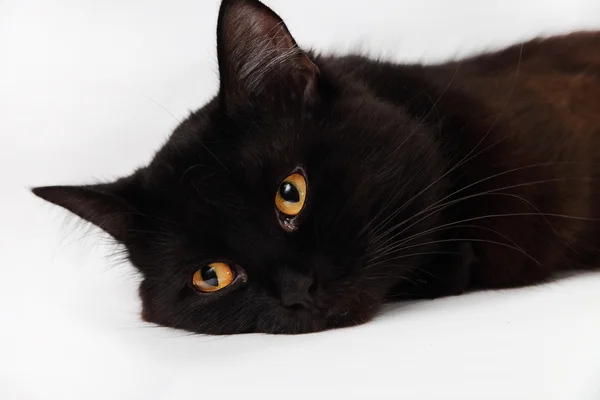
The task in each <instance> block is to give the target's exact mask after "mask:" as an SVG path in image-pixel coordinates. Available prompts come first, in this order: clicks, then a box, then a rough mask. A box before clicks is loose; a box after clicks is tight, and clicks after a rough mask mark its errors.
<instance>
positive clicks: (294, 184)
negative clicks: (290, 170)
mask: <svg viewBox="0 0 600 400" xmlns="http://www.w3.org/2000/svg"><path fill="white" fill-rule="evenodd" d="M305 200H306V180H305V179H304V176H302V175H301V174H292V175H290V176H288V177H287V178H285V180H284V181H283V182H281V185H279V189H278V190H277V194H276V195H275V206H277V209H278V210H279V211H280V212H282V213H283V214H285V215H288V216H291V217H293V216H296V215H298V214H300V211H302V208H303V207H304V201H305Z"/></svg>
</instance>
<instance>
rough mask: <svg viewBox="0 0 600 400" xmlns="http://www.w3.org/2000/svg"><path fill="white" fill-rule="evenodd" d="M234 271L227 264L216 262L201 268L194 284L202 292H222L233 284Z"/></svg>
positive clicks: (193, 281)
mask: <svg viewBox="0 0 600 400" xmlns="http://www.w3.org/2000/svg"><path fill="white" fill-rule="evenodd" d="M233 278H235V277H234V275H233V270H232V269H231V267H230V266H229V265H227V264H225V263H221V262H216V263H211V264H208V265H206V266H204V267H202V268H200V269H199V270H198V271H196V273H195V274H194V277H193V279H192V283H193V284H194V287H195V288H196V289H198V290H199V291H201V292H204V293H210V292H216V291H217V290H221V289H223V288H224V287H226V286H229V285H230V284H231V282H233Z"/></svg>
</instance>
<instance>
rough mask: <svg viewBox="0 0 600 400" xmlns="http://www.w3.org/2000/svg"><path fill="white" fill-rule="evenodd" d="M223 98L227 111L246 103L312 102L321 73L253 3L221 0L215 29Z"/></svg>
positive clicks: (263, 9) (253, 0)
mask: <svg viewBox="0 0 600 400" xmlns="http://www.w3.org/2000/svg"><path fill="white" fill-rule="evenodd" d="M217 50H218V57H219V72H220V77H221V95H222V96H224V100H225V104H226V105H227V107H233V108H235V107H237V106H239V105H242V104H246V103H247V102H248V101H253V100H256V101H258V102H263V103H264V102H265V101H271V102H273V103H279V102H281V101H282V100H285V99H289V98H291V99H299V100H300V101H303V102H312V101H314V96H316V95H317V93H316V91H317V80H318V76H319V68H318V67H317V66H316V65H315V64H314V63H313V62H312V61H311V60H310V58H309V57H308V55H307V54H306V53H305V52H304V51H302V50H301V49H300V48H299V47H298V45H297V44H296V41H295V40H294V38H293V37H292V35H291V34H290V32H289V31H288V29H287V27H286V26H285V23H284V22H283V21H282V19H281V18H280V17H279V16H278V15H277V14H275V13H274V12H273V11H272V10H271V9H270V8H268V7H267V6H265V5H264V4H262V3H261V2H260V1H257V0H223V3H222V4H221V10H220V12H219V21H218V27H217Z"/></svg>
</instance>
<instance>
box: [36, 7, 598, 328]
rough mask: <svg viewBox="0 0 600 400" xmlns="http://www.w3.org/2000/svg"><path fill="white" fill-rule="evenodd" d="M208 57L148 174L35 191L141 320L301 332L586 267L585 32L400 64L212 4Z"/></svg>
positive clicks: (592, 155)
mask: <svg viewBox="0 0 600 400" xmlns="http://www.w3.org/2000/svg"><path fill="white" fill-rule="evenodd" d="M218 58H219V71H220V90H219V92H218V94H217V95H216V96H215V98H214V99H213V100H212V101H210V102H209V103H208V104H207V105H205V106H204V107H203V108H202V109H200V110H199V111H197V112H195V113H194V114H192V115H191V116H190V117H189V118H188V119H187V120H186V121H185V122H183V123H182V124H181V125H180V126H179V127H178V128H177V129H176V131H175V132H174V133H173V135H172V136H171V138H170V140H169V141H168V143H166V144H165V145H164V146H163V148H162V149H160V151H159V152H158V153H157V154H156V156H155V157H154V159H153V161H152V162H151V163H150V164H149V165H148V166H146V167H144V168H141V169H138V170H137V171H135V172H134V173H133V174H132V175H130V176H128V177H126V178H123V179H120V180H118V181H116V182H112V183H106V184H100V185H90V186H69V187H65V186H58V187H43V188H36V189H34V190H33V191H34V193H35V194H36V195H38V196H40V197H42V198H44V199H46V200H48V201H50V202H52V203H55V204H57V205H60V206H62V207H64V208H66V209H68V210H70V211H72V212H73V213H75V214H77V215H79V216H80V217H81V218H83V219H86V220H88V221H90V222H92V223H93V224H96V225H98V226H99V227H100V228H102V229H104V230H105V231H106V232H108V233H109V234H110V235H112V236H113V237H114V238H115V239H116V240H117V241H118V242H119V243H121V244H123V245H124V246H125V248H126V249H127V253H128V255H129V258H130V260H131V262H132V263H133V264H134V265H135V266H136V267H137V268H138V269H139V271H140V272H141V274H142V275H143V282H142V284H141V287H140V295H141V298H142V300H143V318H144V319H145V320H147V321H151V322H155V323H158V324H162V325H166V326H172V327H175V328H181V329H186V330H189V331H193V332H199V333H209V334H231V333H242V332H268V333H302V332H313V331H319V330H324V329H329V328H335V327H341V326H348V325H354V324H360V323H363V322H366V321H368V320H369V319H370V318H372V317H373V316H374V315H375V314H376V313H377V310H378V308H379V307H380V305H381V304H382V302H384V301H387V300H390V299H396V298H434V297H438V296H444V295H455V294H460V293H462V292H463V291H465V290H466V289H469V288H477V287H483V288H503V287H514V286H520V285H527V284H533V283H536V282H541V281H543V280H545V279H547V278H549V277H550V276H551V274H552V273H553V272H556V271H559V270H564V269H569V268H582V267H583V268H587V267H594V266H597V265H598V261H599V255H600V253H599V250H598V245H599V244H600V223H599V221H600V219H599V217H600V197H599V196H600V184H599V182H598V181H597V177H598V173H599V172H600V167H599V165H598V161H599V158H600V150H599V149H600V112H599V111H598V110H600V34H599V33H578V34H573V35H568V36H563V37H556V38H551V39H546V40H534V41H530V42H527V43H524V44H521V45H517V46H514V47H511V48H508V49H506V50H504V51H501V52H497V53H493V54H488V55H483V56H479V57H474V58H470V59H466V60H463V61H460V62H450V63H446V64H442V65H436V66H428V67H426V66H420V65H408V66H406V65H395V64H392V63H385V62H379V61H373V60H369V59H367V58H364V57H360V56H348V57H339V58H338V57H325V56H319V55H316V54H314V53H312V52H309V51H304V50H302V49H300V48H299V47H298V46H297V44H296V42H295V41H294V39H293V38H292V36H291V35H290V33H289V31H288V29H287V27H286V26H285V24H284V23H283V21H282V20H281V19H280V18H279V17H278V16H277V15H276V14H275V13H274V12H273V11H271V10H270V9H269V8H267V7H266V6H264V5H263V4H261V3H260V2H259V1H256V0H225V1H224V2H223V4H222V6H221V11H220V15H219V21H218Z"/></svg>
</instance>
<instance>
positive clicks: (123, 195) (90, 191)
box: [32, 178, 139, 242]
mask: <svg viewBox="0 0 600 400" xmlns="http://www.w3.org/2000/svg"><path fill="white" fill-rule="evenodd" d="M130 185H132V182H131V178H125V179H121V180H118V181H116V182H114V183H108V184H100V185H89V186H46V187H37V188H34V189H32V192H33V193H34V194H35V195H36V196H38V197H41V198H42V199H44V200H46V201H49V202H50V203H53V204H56V205H58V206H60V207H63V208H65V209H67V210H69V211H71V212H72V213H73V214H76V215H78V216H79V217H81V218H83V219H84V220H86V221H89V222H91V223H92V224H94V225H96V226H98V227H100V228H101V229H103V230H104V231H106V232H107V233H108V234H110V235H111V236H113V237H114V238H115V239H117V240H118V241H119V242H124V241H125V240H126V239H127V237H128V233H129V232H130V231H131V229H132V227H133V223H134V217H135V216H136V214H139V212H138V211H137V210H136V209H135V207H134V206H133V205H132V204H131V203H130V202H129V201H128V200H127V195H128V194H130V193H131V189H132V188H131V187H130Z"/></svg>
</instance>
